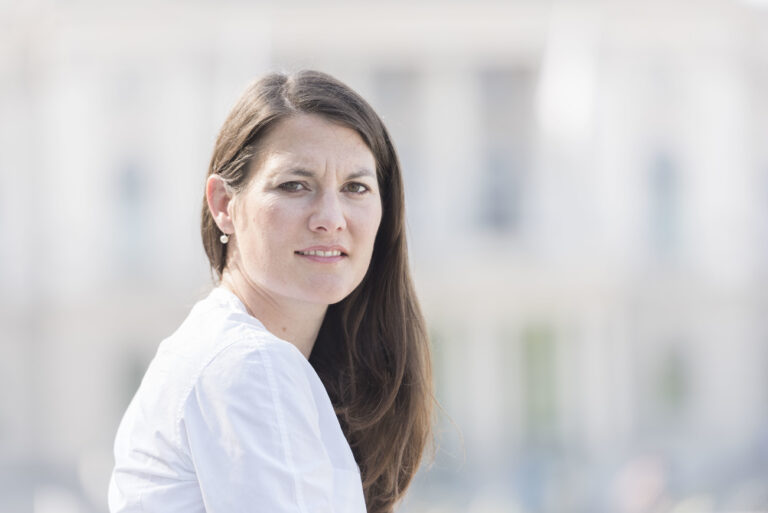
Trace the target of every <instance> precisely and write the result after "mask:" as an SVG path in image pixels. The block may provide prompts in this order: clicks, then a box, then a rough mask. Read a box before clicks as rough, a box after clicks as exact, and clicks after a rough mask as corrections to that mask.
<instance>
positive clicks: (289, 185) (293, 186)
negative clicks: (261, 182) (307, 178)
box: [277, 182, 307, 192]
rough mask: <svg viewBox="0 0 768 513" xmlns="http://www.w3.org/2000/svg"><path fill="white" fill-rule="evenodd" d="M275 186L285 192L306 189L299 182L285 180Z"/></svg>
mask: <svg viewBox="0 0 768 513" xmlns="http://www.w3.org/2000/svg"><path fill="white" fill-rule="evenodd" d="M277 188H278V189H280V190H281V191H285V192H299V191H302V190H306V189H307V187H306V186H305V185H304V184H303V183H301V182H285V183H281V184H280V185H278V186H277Z"/></svg>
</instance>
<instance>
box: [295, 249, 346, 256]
mask: <svg viewBox="0 0 768 513" xmlns="http://www.w3.org/2000/svg"><path fill="white" fill-rule="evenodd" d="M294 253H296V254H297V255H302V256H318V257H338V256H347V254H346V253H344V252H343V251H339V250H336V249H334V250H330V251H321V250H317V249H311V250H309V251H294Z"/></svg>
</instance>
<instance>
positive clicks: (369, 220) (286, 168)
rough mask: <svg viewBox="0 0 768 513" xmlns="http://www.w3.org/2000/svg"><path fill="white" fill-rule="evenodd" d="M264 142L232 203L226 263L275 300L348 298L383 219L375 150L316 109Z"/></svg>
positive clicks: (285, 123)
mask: <svg viewBox="0 0 768 513" xmlns="http://www.w3.org/2000/svg"><path fill="white" fill-rule="evenodd" d="M260 148H261V152H260V153H259V156H258V157H257V158H256V159H255V161H254V162H253V163H252V164H251V165H252V166H253V168H252V170H251V173H252V175H251V179H250V182H249V183H248V185H247V186H246V188H245V189H243V190H242V191H241V192H240V193H238V194H237V195H236V196H235V199H234V202H231V203H230V207H231V209H230V213H231V214H233V215H232V219H233V223H234V224H233V227H234V238H233V240H232V241H231V242H230V244H235V245H236V246H237V247H236V249H235V248H230V249H235V251H233V252H232V260H233V261H231V262H228V265H236V266H238V267H239V270H240V272H241V273H242V275H243V277H244V278H245V279H246V281H247V282H248V285H249V286H250V287H252V288H253V289H255V290H254V291H255V292H257V293H261V294H266V295H268V296H269V297H271V298H273V299H276V300H279V299H292V300H299V301H304V302H312V303H322V304H326V305H328V304H332V303H336V302H338V301H340V300H342V299H343V298H345V297H346V296H347V295H348V294H349V293H350V292H352V290H354V289H355V287H357V285H359V284H360V282H361V281H362V279H363V277H364V276H365V273H366V271H367V269H368V265H369V264H370V261H371V255H372V253H373V243H374V240H375V238H376V232H377V231H378V228H379V223H380V221H381V196H380V194H379V187H378V181H377V178H376V162H375V159H374V156H373V154H372V153H371V151H370V149H369V148H368V146H366V144H365V143H364V142H363V140H362V139H361V138H360V136H359V135H358V134H357V132H355V131H354V130H352V129H349V128H346V127H344V126H341V125H337V124H334V123H332V122H330V121H328V120H326V119H325V118H323V117H320V116H318V115H311V114H299V115H296V116H292V117H289V118H286V119H283V120H281V121H279V122H278V124H277V125H275V126H274V127H273V128H272V129H271V130H270V131H269V132H268V133H267V135H266V136H265V138H264V139H263V140H262V142H261V147H260ZM232 203H234V204H232Z"/></svg>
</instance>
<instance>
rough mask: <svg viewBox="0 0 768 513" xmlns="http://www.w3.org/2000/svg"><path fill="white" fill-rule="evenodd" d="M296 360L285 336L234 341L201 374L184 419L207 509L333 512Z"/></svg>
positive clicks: (327, 471) (221, 512) (328, 469)
mask: <svg viewBox="0 0 768 513" xmlns="http://www.w3.org/2000/svg"><path fill="white" fill-rule="evenodd" d="M303 359H304V356H303V355H302V354H301V353H300V352H299V351H298V350H297V349H296V348H294V347H293V346H290V345H289V344H288V343H285V342H274V343H266V344H264V345H260V346H254V345H253V344H250V343H235V344H232V345H231V346H229V347H227V348H226V349H225V350H223V351H222V352H221V353H219V354H218V355H217V356H216V357H215V358H214V359H213V360H212V361H211V362H210V363H209V364H208V365H207V366H206V367H205V369H204V370H203V372H202V373H201V375H200V377H199V379H198V380H197V381H196V383H195V386H194V387H193V389H192V392H191V393H190V395H189V397H188V399H187V401H186V403H185V405H184V414H183V419H184V420H183V422H184V430H185V431H186V437H187V441H188V443H189V448H190V454H191V457H192V463H193V465H194V468H195V472H196V474H197V479H198V482H199V484H200V491H201V493H202V497H203V502H204V504H205V509H206V512H208V513H239V512H256V511H259V512H260V511H269V512H272V513H289V512H290V513H294V512H296V513H324V512H332V511H334V509H333V490H334V483H333V479H334V472H333V465H332V463H331V461H330V458H329V456H328V453H327V451H326V448H325V445H324V443H323V441H322V438H321V434H320V426H319V421H318V410H317V406H316V404H315V402H314V399H313V394H312V390H311V387H310V383H309V381H308V379H307V375H306V371H305V369H304V368H303V367H304V366H305V365H306V364H307V363H306V361H303Z"/></svg>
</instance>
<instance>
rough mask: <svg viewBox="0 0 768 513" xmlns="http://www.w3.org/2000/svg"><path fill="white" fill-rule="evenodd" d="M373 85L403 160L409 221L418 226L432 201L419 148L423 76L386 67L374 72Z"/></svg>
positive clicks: (383, 115) (377, 101) (385, 122)
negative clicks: (428, 199)
mask: <svg viewBox="0 0 768 513" xmlns="http://www.w3.org/2000/svg"><path fill="white" fill-rule="evenodd" d="M373 84H374V95H375V99H376V107H377V110H378V112H379V113H380V114H381V117H382V119H383V120H384V124H385V125H386V126H387V130H389V132H390V135H391V137H392V139H393V140H394V145H395V148H397V154H398V157H399V159H400V166H401V169H402V174H403V181H404V182H405V195H406V197H405V201H406V205H407V210H408V217H409V224H411V225H413V226H414V227H416V228H417V229H418V227H419V225H421V224H423V222H424V220H425V219H426V214H427V213H426V212H423V211H421V210H420V209H421V208H423V207H425V206H426V205H427V204H428V202H426V201H424V194H425V193H426V190H425V187H424V184H425V183H426V178H425V177H424V169H423V165H422V162H420V153H419V151H418V148H420V147H421V140H420V139H421V137H420V134H419V131H420V127H421V113H420V112H421V109H420V105H421V103H422V102H421V98H420V97H421V89H420V77H419V74H418V73H417V72H416V71H414V70H411V69H382V70H379V71H376V72H375V73H374V74H373ZM414 200H416V201H414Z"/></svg>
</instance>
